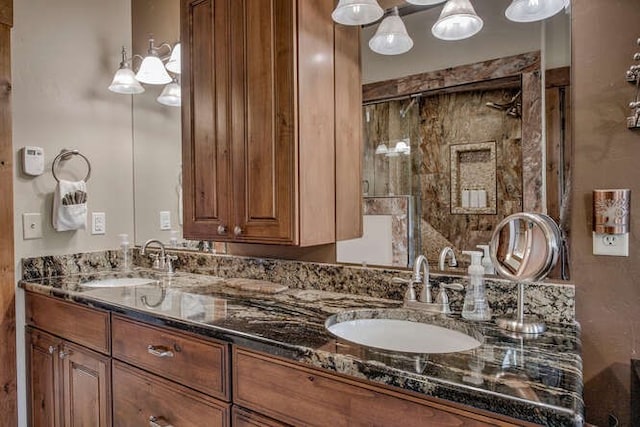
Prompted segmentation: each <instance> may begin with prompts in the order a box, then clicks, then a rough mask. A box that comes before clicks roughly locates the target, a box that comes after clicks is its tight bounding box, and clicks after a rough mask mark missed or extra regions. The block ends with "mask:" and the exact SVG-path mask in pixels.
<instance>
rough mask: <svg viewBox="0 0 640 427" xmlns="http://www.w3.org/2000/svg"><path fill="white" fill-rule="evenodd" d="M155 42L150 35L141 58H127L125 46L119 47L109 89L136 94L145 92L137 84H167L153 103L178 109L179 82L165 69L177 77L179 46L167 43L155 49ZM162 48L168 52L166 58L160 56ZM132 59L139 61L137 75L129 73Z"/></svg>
mask: <svg viewBox="0 0 640 427" xmlns="http://www.w3.org/2000/svg"><path fill="white" fill-rule="evenodd" d="M154 42H155V40H154V39H153V36H150V37H149V50H148V53H147V56H146V57H144V58H143V57H142V56H140V55H133V57H132V58H127V53H126V49H125V47H124V46H123V47H122V62H120V68H119V69H118V70H117V71H116V73H115V75H114V77H113V81H112V82H111V85H110V86H109V90H110V91H112V92H115V93H120V94H124V95H137V94H140V93H143V92H144V91H145V89H144V87H143V86H142V85H141V84H140V83H145V84H152V85H166V86H165V87H164V88H163V90H162V93H160V95H159V96H158V97H157V98H156V100H157V101H158V102H159V103H161V104H164V105H168V106H172V107H179V106H181V105H182V102H181V90H180V82H179V80H178V79H177V78H174V77H171V76H170V75H169V73H167V70H168V71H170V72H171V73H173V74H176V75H179V74H180V67H181V59H180V43H176V44H175V45H174V47H173V48H171V45H170V44H168V43H163V44H162V45H160V46H155V44H154ZM162 48H167V49H168V52H167V55H166V56H162V57H161V56H160V55H159V51H160V49H162ZM134 58H138V59H140V60H142V63H141V64H140V69H139V70H138V72H137V73H136V74H134V72H133V70H132V65H133V59H134ZM165 61H166V62H167V63H166V65H165V64H164V62H165Z"/></svg>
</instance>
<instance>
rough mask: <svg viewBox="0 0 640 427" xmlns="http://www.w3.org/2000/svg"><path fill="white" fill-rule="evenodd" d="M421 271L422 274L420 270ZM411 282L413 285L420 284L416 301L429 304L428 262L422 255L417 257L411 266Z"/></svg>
mask: <svg viewBox="0 0 640 427" xmlns="http://www.w3.org/2000/svg"><path fill="white" fill-rule="evenodd" d="M421 269H422V273H420V270H421ZM413 280H414V283H420V282H422V289H420V296H419V297H418V301H420V302H426V303H431V302H433V301H432V298H431V284H430V283H429V261H427V257H426V256H424V255H418V257H417V258H416V260H415V262H414V265H413Z"/></svg>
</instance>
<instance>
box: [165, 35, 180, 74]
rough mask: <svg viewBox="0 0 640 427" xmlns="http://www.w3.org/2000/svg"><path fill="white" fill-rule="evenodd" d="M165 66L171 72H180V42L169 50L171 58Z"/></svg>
mask: <svg viewBox="0 0 640 427" xmlns="http://www.w3.org/2000/svg"><path fill="white" fill-rule="evenodd" d="M165 68H166V69H167V70H169V71H171V72H172V73H175V74H180V43H177V44H176V45H175V46H174V47H173V50H172V51H171V58H169V62H167V65H165Z"/></svg>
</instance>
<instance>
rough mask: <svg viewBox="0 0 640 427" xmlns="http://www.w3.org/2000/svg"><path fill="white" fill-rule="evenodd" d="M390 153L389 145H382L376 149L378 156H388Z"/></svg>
mask: <svg viewBox="0 0 640 427" xmlns="http://www.w3.org/2000/svg"><path fill="white" fill-rule="evenodd" d="M388 152H389V149H388V148H387V144H380V145H378V146H377V147H376V154H387V153H388Z"/></svg>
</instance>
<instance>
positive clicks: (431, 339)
mask: <svg viewBox="0 0 640 427" xmlns="http://www.w3.org/2000/svg"><path fill="white" fill-rule="evenodd" d="M330 323H333V322H328V323H327V325H326V327H327V330H328V331H329V332H330V333H331V334H333V335H335V336H336V337H338V338H342V339H344V340H347V341H350V342H353V343H356V344H361V345H365V346H368V347H374V348H379V349H382V350H391V351H401V352H406V353H423V354H424V353H455V352H459V351H467V350H472V349H474V348H476V347H479V346H480V345H481V344H482V343H481V342H480V341H478V340H477V339H475V338H473V337H471V336H469V335H467V334H465V333H462V332H459V331H456V330H453V329H449V328H445V327H442V326H437V325H432V324H429V323H422V322H414V321H408V320H399V319H380V318H376V319H353V320H345V321H343V322H337V323H333V324H330Z"/></svg>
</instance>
